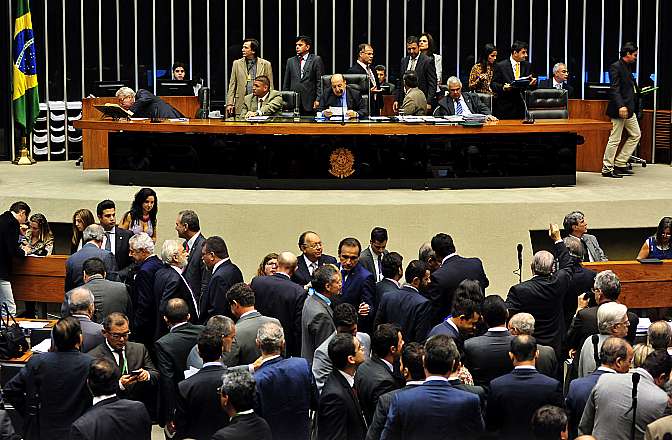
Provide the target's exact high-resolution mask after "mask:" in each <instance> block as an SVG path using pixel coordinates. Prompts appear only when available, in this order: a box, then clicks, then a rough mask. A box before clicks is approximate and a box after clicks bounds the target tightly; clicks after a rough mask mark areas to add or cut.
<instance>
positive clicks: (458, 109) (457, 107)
mask: <svg viewBox="0 0 672 440" xmlns="http://www.w3.org/2000/svg"><path fill="white" fill-rule="evenodd" d="M455 114H456V115H461V114H462V103H461V102H460V100H459V99H456V100H455Z"/></svg>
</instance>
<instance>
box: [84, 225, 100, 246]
mask: <svg viewBox="0 0 672 440" xmlns="http://www.w3.org/2000/svg"><path fill="white" fill-rule="evenodd" d="M104 238H105V229H103V227H102V226H100V225H98V224H95V223H94V224H92V225H89V226H87V227H86V229H84V232H82V243H85V244H86V243H88V242H90V241H97V242H101V243H102V242H103V239H104Z"/></svg>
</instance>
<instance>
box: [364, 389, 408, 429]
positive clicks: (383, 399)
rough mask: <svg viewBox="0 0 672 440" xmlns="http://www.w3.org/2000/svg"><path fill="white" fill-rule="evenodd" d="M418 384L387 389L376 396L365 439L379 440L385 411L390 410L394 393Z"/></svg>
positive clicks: (384, 419) (383, 425) (385, 415)
mask: <svg viewBox="0 0 672 440" xmlns="http://www.w3.org/2000/svg"><path fill="white" fill-rule="evenodd" d="M417 386H418V384H411V385H408V384H407V385H406V386H405V387H403V388H399V389H396V390H392V391H389V392H387V393H385V394H383V395H381V396H380V397H379V398H378V404H377V405H376V411H375V412H374V413H373V420H372V421H371V423H369V428H368V430H367V431H366V440H380V435H381V434H382V433H383V428H384V427H385V422H386V421H387V413H388V412H389V411H390V404H391V403H392V399H393V398H394V396H395V394H397V393H399V392H401V391H405V390H410V389H411V388H415V387H417Z"/></svg>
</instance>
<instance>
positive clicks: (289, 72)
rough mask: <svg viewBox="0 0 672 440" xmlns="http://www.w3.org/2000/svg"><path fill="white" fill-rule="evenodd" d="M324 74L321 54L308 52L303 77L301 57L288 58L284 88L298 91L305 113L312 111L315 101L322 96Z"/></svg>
mask: <svg viewBox="0 0 672 440" xmlns="http://www.w3.org/2000/svg"><path fill="white" fill-rule="evenodd" d="M322 75H324V63H323V62H322V58H321V57H320V56H319V55H315V54H312V53H311V54H308V58H306V62H305V63H304V65H303V77H302V76H301V62H300V60H299V58H298V57H296V56H294V57H291V58H288V59H287V67H286V68H285V77H284V81H283V82H282V90H293V91H295V92H298V93H299V99H300V100H301V108H303V111H304V112H305V113H312V112H313V103H314V102H315V101H317V100H318V99H319V97H320V96H322Z"/></svg>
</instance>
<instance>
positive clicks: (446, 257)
mask: <svg viewBox="0 0 672 440" xmlns="http://www.w3.org/2000/svg"><path fill="white" fill-rule="evenodd" d="M455 255H457V252H453V253H452V254H450V255H446V256H445V257H444V259H443V260H441V266H443V263H445V262H446V260H447V259H449V258H450V257H454V256H455Z"/></svg>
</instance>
